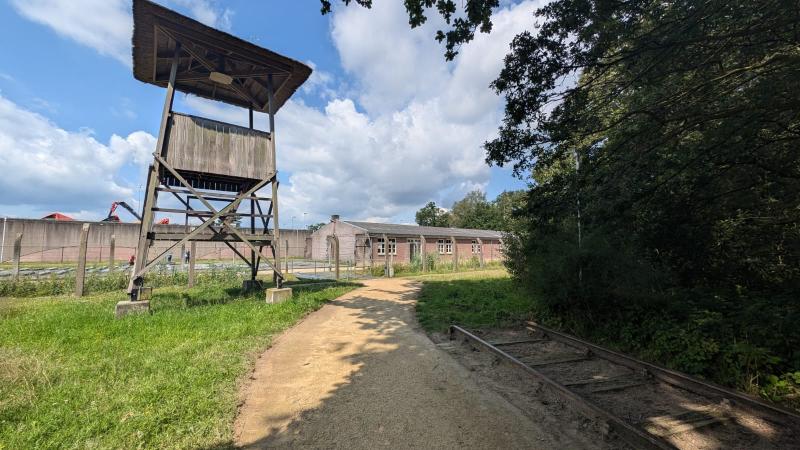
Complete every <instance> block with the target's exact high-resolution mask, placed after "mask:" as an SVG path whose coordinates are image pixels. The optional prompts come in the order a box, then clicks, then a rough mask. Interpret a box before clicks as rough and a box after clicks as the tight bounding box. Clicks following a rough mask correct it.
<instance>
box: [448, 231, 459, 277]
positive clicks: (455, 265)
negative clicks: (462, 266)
mask: <svg viewBox="0 0 800 450" xmlns="http://www.w3.org/2000/svg"><path fill="white" fill-rule="evenodd" d="M450 242H451V243H452V244H453V272H457V271H458V242H457V241H456V237H455V236H450Z"/></svg>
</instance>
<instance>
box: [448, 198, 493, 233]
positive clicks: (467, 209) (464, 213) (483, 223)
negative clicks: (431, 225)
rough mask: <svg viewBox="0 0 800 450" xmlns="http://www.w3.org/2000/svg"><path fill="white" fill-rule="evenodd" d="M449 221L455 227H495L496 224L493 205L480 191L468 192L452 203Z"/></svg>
mask: <svg viewBox="0 0 800 450" xmlns="http://www.w3.org/2000/svg"><path fill="white" fill-rule="evenodd" d="M451 211H452V220H451V221H450V223H451V224H452V226H454V227H457V228H473V229H495V228H496V227H497V224H498V220H497V217H496V215H495V210H494V205H492V204H491V203H490V202H489V201H487V200H486V194H484V193H483V192H481V191H472V192H468V193H467V195H465V196H464V198H462V199H461V200H459V201H457V202H455V203H453V208H452V209H451Z"/></svg>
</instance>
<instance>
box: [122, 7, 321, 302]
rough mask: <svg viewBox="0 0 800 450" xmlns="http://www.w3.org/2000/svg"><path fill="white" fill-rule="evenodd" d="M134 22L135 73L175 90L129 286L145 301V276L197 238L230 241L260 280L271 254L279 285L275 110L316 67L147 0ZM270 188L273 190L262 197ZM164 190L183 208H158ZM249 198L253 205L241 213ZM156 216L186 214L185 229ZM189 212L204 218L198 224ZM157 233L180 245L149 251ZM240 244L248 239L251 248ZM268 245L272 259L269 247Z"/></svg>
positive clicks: (149, 181) (159, 237)
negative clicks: (200, 107)
mask: <svg viewBox="0 0 800 450" xmlns="http://www.w3.org/2000/svg"><path fill="white" fill-rule="evenodd" d="M133 20H134V32H133V74H134V76H135V77H136V79H138V80H140V81H143V82H145V83H150V84H154V85H156V86H161V87H164V88H166V99H165V100H164V108H163V111H162V115H161V125H160V128H159V133H158V142H157V144H156V149H155V152H154V153H153V163H152V164H151V165H150V168H149V172H148V177H147V185H146V191H145V197H144V204H143V211H142V224H141V229H140V232H139V242H138V247H137V250H136V259H135V263H134V267H133V271H132V274H131V281H130V283H129V286H128V293H129V294H131V297H132V299H136V297H137V294H138V292H139V289H138V288H139V287H141V286H142V284H143V283H144V276H145V274H146V273H147V272H148V271H149V270H150V269H151V268H152V267H153V266H154V265H155V264H156V263H157V262H158V261H159V260H160V259H161V258H163V257H164V256H166V255H167V254H169V253H170V252H172V250H173V249H174V248H175V247H177V246H183V245H185V244H186V243H187V242H190V241H220V242H224V243H226V244H227V245H228V246H229V247H230V248H231V249H232V250H233V251H234V253H235V254H236V255H238V256H239V257H240V258H241V259H242V260H244V261H245V262H246V263H247V264H248V266H250V273H251V279H252V280H255V278H256V274H257V273H258V269H259V266H260V264H261V262H262V261H263V262H264V263H265V264H267V265H268V266H269V267H270V268H271V269H272V270H273V273H274V278H275V281H276V283H277V284H278V285H280V283H281V282H282V280H283V274H282V273H281V271H280V246H279V245H277V242H278V239H279V233H280V231H279V227H278V181H277V173H278V171H277V167H276V162H275V161H276V159H275V114H276V113H277V111H278V110H279V109H280V107H281V106H283V104H284V103H285V102H286V101H287V100H288V99H289V97H291V96H292V94H293V93H294V92H295V90H297V88H298V87H299V86H300V85H301V84H303V82H305V80H306V79H307V78H308V77H309V75H310V74H311V69H310V68H309V67H308V66H306V65H304V64H302V63H300V62H298V61H295V60H292V59H290V58H287V57H285V56H281V55H279V54H277V53H274V52H272V51H269V50H267V49H264V48H261V47H258V46H256V45H254V44H251V43H249V42H246V41H243V40H241V39H239V38H237V37H235V36H232V35H230V34H227V33H224V32H222V31H219V30H216V29H213V28H211V27H208V26H206V25H203V24H202V23H200V22H197V21H195V20H192V19H190V18H188V17H185V16H182V15H180V14H178V13H176V12H174V11H171V10H169V9H167V8H164V7H162V6H159V5H157V4H155V3H152V2H150V1H147V0H134V2H133ZM176 90H177V91H181V92H185V93H188V94H192V95H197V96H199V97H203V98H207V99H212V100H217V101H221V102H224V103H228V104H230V105H235V106H238V107H242V108H246V109H247V110H249V118H250V121H249V122H250V123H249V127H241V126H237V125H232V124H228V123H223V122H218V121H215V120H210V119H205V118H202V117H195V116H191V115H187V114H180V113H177V112H175V111H173V108H172V106H173V99H174V96H175V91H176ZM254 111H259V112H264V113H266V114H267V116H268V118H269V128H268V129H269V132H263V131H258V130H256V129H254V127H253V112H254ZM268 186H269V187H271V195H270V196H269V197H266V196H262V195H261V194H259V191H260V190H262V189H265V190H266V189H268ZM159 194H164V195H169V196H171V197H172V198H176V199H177V200H178V205H180V206H178V207H174V205H173V207H164V206H159V202H158V200H159ZM162 203H163V202H162ZM173 203H174V202H173ZM243 203H244V204H249V208H244V209H245V211H244V212H240V206H242V204H243ZM156 213H170V214H173V215H174V214H180V215H182V216H183V217H184V219H185V223H186V224H187V226H186V228H185V232H169V233H163V232H155V231H154V229H153V221H154V218H155V215H156ZM189 218H196V219H199V220H200V222H201V223H200V225H197V226H192V227H189V226H188V223H189V222H188V219H189ZM247 219H249V220H247ZM236 222H241V223H242V224H243V225H245V226H246V228H240V227H237V226H236ZM256 222H259V223H260V224H261V227H260V228H258V229H257V228H256ZM158 240H162V241H172V242H173V244H172V245H171V246H169V247H168V248H167V249H166V250H164V251H162V252H161V253H160V254H158V255H156V256H155V257H152V258H150V256H151V255H148V250H149V248H150V246H151V245H152V243H153V242H154V241H158ZM234 243H244V244H245V245H246V247H248V248H249V255H246V254H243V253H242V252H241V251H240V249H237V248H236V247H235V244H234ZM265 248H266V249H267V250H268V252H269V253H270V254H271V257H267V256H268V255H264V254H263V251H264V249H265ZM245 253H247V251H246V250H245Z"/></svg>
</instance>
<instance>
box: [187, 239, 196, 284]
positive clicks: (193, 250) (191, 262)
mask: <svg viewBox="0 0 800 450" xmlns="http://www.w3.org/2000/svg"><path fill="white" fill-rule="evenodd" d="M196 255H197V242H195V241H192V242H191V244H189V287H194V259H195V257H196Z"/></svg>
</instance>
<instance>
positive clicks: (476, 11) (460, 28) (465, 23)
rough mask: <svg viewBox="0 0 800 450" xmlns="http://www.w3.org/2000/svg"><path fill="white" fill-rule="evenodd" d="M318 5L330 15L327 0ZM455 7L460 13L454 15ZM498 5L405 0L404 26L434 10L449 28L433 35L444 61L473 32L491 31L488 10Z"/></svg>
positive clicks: (478, 0) (490, 0) (485, 0)
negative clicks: (440, 47) (443, 46)
mask: <svg viewBox="0 0 800 450" xmlns="http://www.w3.org/2000/svg"><path fill="white" fill-rule="evenodd" d="M351 1H352V0H342V3H344V4H345V5H349V4H350V3H351ZM320 2H321V3H322V8H321V11H322V14H327V13H329V12H331V0H320ZM355 2H356V3H358V4H359V5H361V6H363V7H365V8H370V7H372V0H355ZM459 5H460V6H461V9H462V11H463V13H462V14H456V11H457V10H458V6H459ZM499 5H500V1H499V0H466V1H463V0H462V1H461V2H460V4H458V3H457V2H456V1H455V0H405V6H406V10H407V11H408V23H409V25H411V27H412V28H416V27H418V26H420V25H422V24H424V23H425V22H427V20H428V17H427V15H426V10H428V9H429V8H433V7H434V6H435V7H436V12H437V13H438V14H439V15H440V17H441V18H442V19H443V21H444V22H445V23H446V24H447V25H448V26H449V27H450V28H449V29H448V30H446V31H443V30H438V31H437V32H436V40H437V41H439V42H444V43H445V48H446V51H445V58H447V59H448V60H452V59H453V58H455V57H456V55H458V48H459V47H460V46H461V44H464V43H466V42H469V41H471V40H472V39H474V38H475V31H480V32H481V33H489V32H490V31H492V20H491V17H492V9H493V8H497V7H498V6H499Z"/></svg>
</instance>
